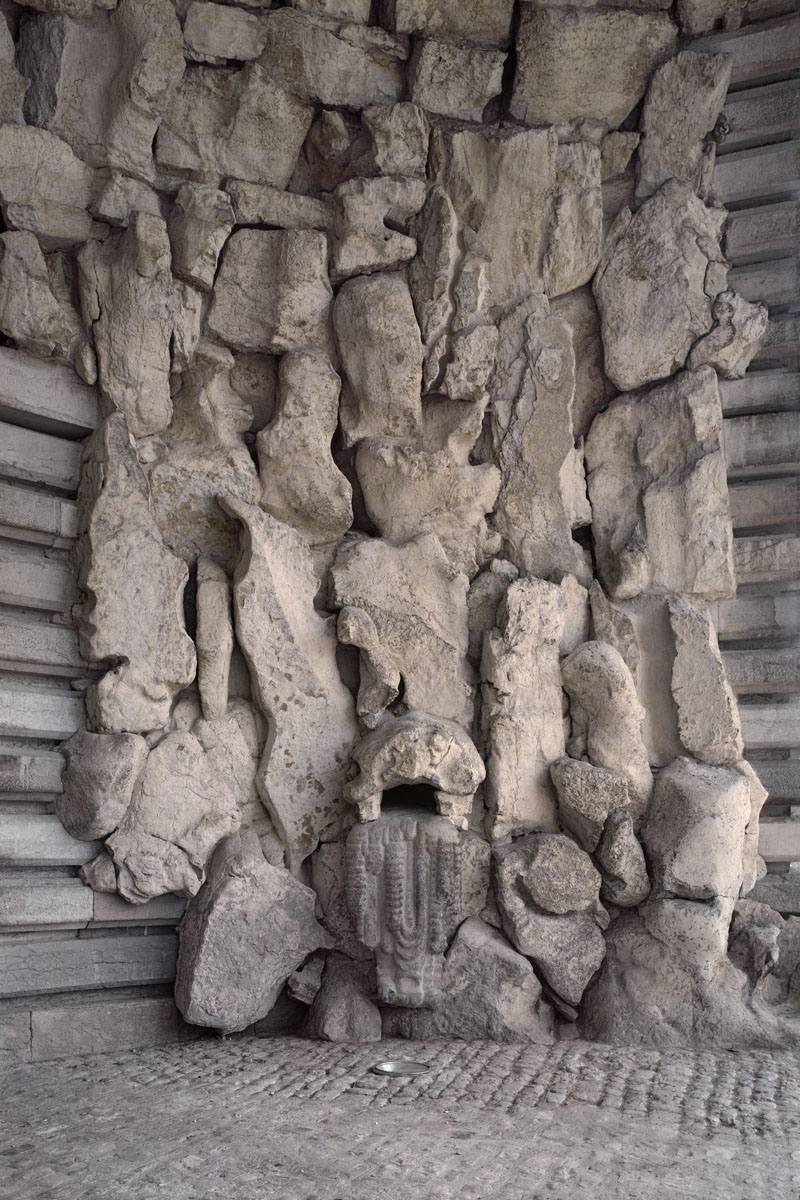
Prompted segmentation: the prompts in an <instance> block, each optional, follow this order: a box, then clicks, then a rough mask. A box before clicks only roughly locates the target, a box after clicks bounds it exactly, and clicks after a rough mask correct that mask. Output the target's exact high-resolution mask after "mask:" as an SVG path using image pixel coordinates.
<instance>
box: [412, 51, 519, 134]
mask: <svg viewBox="0 0 800 1200" xmlns="http://www.w3.org/2000/svg"><path fill="white" fill-rule="evenodd" d="M505 61H506V55H505V54H503V53H501V52H500V51H498V50H479V49H477V48H476V47H473V46H454V45H452V43H449V42H440V41H434V40H433V39H432V38H423V39H421V40H420V42H419V45H418V47H417V49H416V51H415V54H414V57H413V59H412V61H411V64H410V76H411V78H410V88H411V99H412V100H413V101H414V103H415V104H418V105H419V106H420V107H421V108H426V109H427V110H428V111H429V112H432V113H436V114H437V115H439V116H444V117H457V118H458V119H459V120H461V121H463V120H467V121H480V120H481V117H482V116H483V110H484V108H485V107H486V105H487V104H488V103H489V102H490V101H491V100H493V99H494V98H495V96H498V95H499V93H500V91H501V89H502V86H503V64H504V63H505Z"/></svg>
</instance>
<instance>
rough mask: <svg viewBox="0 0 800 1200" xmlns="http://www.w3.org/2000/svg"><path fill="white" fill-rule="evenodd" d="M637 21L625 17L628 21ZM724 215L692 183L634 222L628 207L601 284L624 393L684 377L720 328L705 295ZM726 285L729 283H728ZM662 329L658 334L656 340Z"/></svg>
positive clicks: (614, 368) (718, 255)
mask: <svg viewBox="0 0 800 1200" xmlns="http://www.w3.org/2000/svg"><path fill="white" fill-rule="evenodd" d="M629 15H630V14H625V16H626V18H627V17H628V16H629ZM726 216H727V214H726V212H725V210H724V209H721V208H719V209H712V208H706V206H705V205H704V204H703V202H702V201H701V200H698V198H697V196H696V195H695V194H694V192H693V190H692V188H691V187H690V186H689V184H688V183H683V182H681V181H680V180H677V179H670V180H668V181H667V182H666V183H665V184H664V185H663V186H662V187H661V188H660V189H659V190H658V191H657V192H656V193H655V195H654V196H652V197H651V198H650V199H649V200H647V201H645V203H644V204H643V205H642V207H641V208H640V209H639V210H638V212H637V213H636V214H635V215H633V216H632V215H631V213H630V210H629V209H627V208H623V209H622V210H621V212H620V213H619V214H618V216H617V218H616V220H615V222H614V225H613V227H612V229H611V231H610V232H609V235H608V237H607V239H606V243H605V246H604V248H603V258H602V261H601V263H600V267H599V269H598V271H597V274H596V275H595V279H594V293H595V296H596V297H597V304H598V307H599V309H600V315H601V317H602V322H603V345H604V347H605V360H606V374H607V375H608V376H609V378H610V379H611V380H612V382H613V383H614V384H616V386H617V387H618V388H619V389H620V391H628V390H630V389H631V388H638V387H641V386H642V385H643V384H645V383H650V382H652V381H653V380H656V379H664V378H666V377H668V376H670V375H672V374H673V373H674V372H675V371H677V370H679V369H680V368H681V367H682V366H683V365H684V364H685V362H686V359H687V356H688V354H689V351H690V350H691V349H692V347H693V346H694V344H695V342H696V341H697V340H698V338H700V337H702V336H703V334H706V333H708V332H709V331H710V330H711V328H712V326H713V324H714V315H713V313H712V302H713V300H714V297H715V296H716V294H717V292H719V291H721V290H722V288H721V287H719V286H715V287H714V290H712V291H711V294H710V295H709V294H708V292H707V291H706V287H707V282H708V278H709V277H710V273H711V274H713V273H714V272H715V271H717V272H718V271H719V270H722V271H724V268H725V260H724V258H723V255H722V251H721V249H720V237H721V234H722V227H723V225H724V223H725V219H726ZM723 286H724V283H723ZM655 330H658V334H657V335H656V334H655V333H654V331H655Z"/></svg>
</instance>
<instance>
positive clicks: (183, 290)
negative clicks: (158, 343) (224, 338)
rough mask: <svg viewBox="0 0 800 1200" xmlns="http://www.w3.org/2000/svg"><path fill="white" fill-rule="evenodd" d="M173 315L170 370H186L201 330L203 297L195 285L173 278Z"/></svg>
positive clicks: (192, 356)
mask: <svg viewBox="0 0 800 1200" xmlns="http://www.w3.org/2000/svg"><path fill="white" fill-rule="evenodd" d="M174 298H175V315H174V317H173V321H172V362H171V364H170V371H171V373H172V374H176V373H178V372H180V371H185V370H187V369H188V368H189V367H190V366H192V364H193V362H194V356H195V351H196V350H197V347H198V345H199V343H200V335H201V333H202V331H203V316H204V311H203V310H204V308H205V297H204V296H203V293H202V292H201V291H199V290H198V289H197V288H196V287H192V286H191V284H189V283H184V282H183V280H181V279H176V280H175V290H174Z"/></svg>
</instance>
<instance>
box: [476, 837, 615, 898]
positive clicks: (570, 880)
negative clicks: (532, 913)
mask: <svg viewBox="0 0 800 1200" xmlns="http://www.w3.org/2000/svg"><path fill="white" fill-rule="evenodd" d="M495 862H496V863H497V875H498V879H499V881H500V888H501V891H502V892H503V894H504V895H506V894H508V893H510V892H513V891H516V892H517V893H519V895H520V896H521V897H522V899H523V900H524V901H525V902H526V903H527V904H530V903H531V902H532V903H533V905H534V906H535V907H536V908H539V909H542V910H543V911H544V912H549V913H556V914H558V915H559V916H563V915H564V913H570V912H594V911H595V910H596V908H597V904H598V897H599V894H600V876H599V874H598V872H597V871H596V870H595V868H594V866H593V865H592V860H591V859H590V857H589V855H588V854H586V852H585V851H583V850H581V849H580V847H579V846H577V845H576V844H575V842H573V841H572V839H571V838H568V837H564V835H563V834H560V833H532V834H529V835H528V836H527V837H524V838H519V839H518V840H517V841H515V842H514V843H513V845H512V846H511V847H507V846H500V847H498V848H497V849H496V850H495Z"/></svg>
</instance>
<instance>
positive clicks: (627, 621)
mask: <svg viewBox="0 0 800 1200" xmlns="http://www.w3.org/2000/svg"><path fill="white" fill-rule="evenodd" d="M589 600H590V603H591V606H592V626H593V629H594V638H595V640H596V641H598V642H607V643H608V645H609V646H613V647H614V649H615V650H618V651H619V653H620V654H621V655H622V657H623V658H624V660H625V664H626V666H627V668H628V670H629V671H630V673H631V675H632V676H633V678H634V679H636V673H637V671H638V669H639V639H638V638H637V636H636V627H635V625H634V623H633V621H632V620H631V618H630V617H629V616H628V614H627V613H626V612H625V611H624V610H623V609H621V608H619V607H618V606H617V605H615V604H612V603H611V601H610V600H609V599H608V597H607V596H606V594H605V592H604V591H603V589H602V588H601V586H600V584H599V582H598V581H597V580H596V579H593V580H592V586H591V587H590V588H589Z"/></svg>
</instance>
